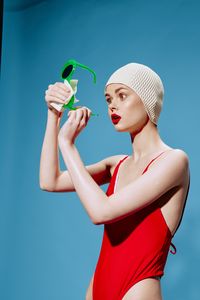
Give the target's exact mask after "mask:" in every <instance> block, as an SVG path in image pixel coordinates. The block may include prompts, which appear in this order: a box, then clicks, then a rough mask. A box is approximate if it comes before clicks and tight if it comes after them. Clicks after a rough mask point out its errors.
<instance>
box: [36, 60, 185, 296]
mask: <svg viewBox="0 0 200 300" xmlns="http://www.w3.org/2000/svg"><path fill="white" fill-rule="evenodd" d="M67 93H68V90H67V88H66V86H65V85H64V84H63V83H55V84H52V85H49V87H48V90H47V91H46V96H45V100H46V102H47V105H48V120H47V127H46V132H45V137H44V142H43V147H42V152H41V161H40V187H41V188H42V189H43V190H46V191H52V192H64V191H66V192H72V191H76V192H77V194H78V196H79V198H80V201H81V202H82V204H83V206H84V208H85V210H86V212H87V213H88V215H89V217H90V219H91V220H92V222H93V223H94V224H96V225H99V224H104V234H103V240H102V246H101V250H100V254H99V259H98V262H97V265H96V268H95V271H94V274H93V276H92V278H91V281H90V284H89V287H88V289H87V293H86V299H87V300H161V299H162V296H161V285H160V279H161V277H162V276H163V275H164V266H165V264H166V260H167V256H168V251H169V249H170V245H171V246H172V247H173V248H174V251H172V250H170V252H171V253H173V254H175V253H176V248H175V246H174V245H173V244H172V242H171V240H172V238H173V236H174V234H175V232H176V230H177V229H178V227H179V225H180V222H181V219H182V217H183V212H184V208H185V204H186V199H187V195H188V191H189V186H190V172H189V159H188V156H187V154H186V153H185V152H184V151H183V150H181V149H173V148H172V147H170V146H168V145H167V144H165V143H164V142H163V141H162V139H161V137H160V135H159V132H158V128H157V122H158V118H159V115H160V112H161V109H162V104H163V95H164V88H163V84H162V81H161V79H160V77H159V76H158V74H157V73H156V72H155V71H153V70H152V69H150V68H149V67H147V66H145V65H142V64H138V63H129V64H127V65H125V66H123V67H121V68H119V69H118V70H116V71H115V72H114V73H113V74H112V75H111V77H110V78H109V80H108V82H107V83H106V87H105V97H106V101H107V105H108V115H109V117H110V119H111V120H112V122H113V126H114V127H115V130H117V131H118V132H129V134H130V138H131V146H132V154H131V155H125V154H120V155H114V156H110V157H107V158H105V159H103V160H101V161H100V162H97V163H95V164H92V165H88V166H84V164H83V162H82V160H81V157H80V155H79V152H78V150H77V148H76V146H75V139H76V137H77V136H78V134H80V132H81V131H82V130H83V129H84V128H85V126H86V125H87V122H88V120H89V118H90V115H91V110H90V109H89V108H87V107H80V108H78V109H77V110H75V111H69V112H68V119H67V121H66V122H65V123H64V125H63V126H62V128H61V129H60V128H59V123H60V119H61V116H62V113H61V114H59V113H57V112H56V111H55V110H54V109H52V108H51V106H50V103H51V101H56V102H58V103H64V102H65V98H66V96H67ZM58 146H59V148H60V150H61V153H62V156H63V159H64V162H65V164H66V166H67V169H68V170H65V171H60V168H59V159H58ZM106 183H109V186H108V189H107V191H106V194H105V193H104V191H102V189H101V188H100V187H99V186H100V185H103V184H106Z"/></svg>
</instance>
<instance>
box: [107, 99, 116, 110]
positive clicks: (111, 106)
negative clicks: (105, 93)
mask: <svg viewBox="0 0 200 300" xmlns="http://www.w3.org/2000/svg"><path fill="white" fill-rule="evenodd" d="M109 108H110V110H111V111H113V110H114V109H116V110H118V103H117V100H114V99H112V102H111V103H110V105H109Z"/></svg>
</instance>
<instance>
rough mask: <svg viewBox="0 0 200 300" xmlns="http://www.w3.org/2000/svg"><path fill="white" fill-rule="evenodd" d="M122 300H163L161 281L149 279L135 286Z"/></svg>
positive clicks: (153, 278)
mask: <svg viewBox="0 0 200 300" xmlns="http://www.w3.org/2000/svg"><path fill="white" fill-rule="evenodd" d="M122 300H162V295H161V285H160V279H157V278H155V277H149V278H145V279H142V280H140V281H139V282H137V283H136V284H134V285H133V286H132V287H131V288H130V289H129V290H128V291H127V292H126V294H125V295H124V297H123V298H122Z"/></svg>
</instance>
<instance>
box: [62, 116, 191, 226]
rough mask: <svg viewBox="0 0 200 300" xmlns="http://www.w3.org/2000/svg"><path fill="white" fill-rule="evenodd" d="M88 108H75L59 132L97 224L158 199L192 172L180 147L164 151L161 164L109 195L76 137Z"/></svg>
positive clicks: (65, 156)
mask: <svg viewBox="0 0 200 300" xmlns="http://www.w3.org/2000/svg"><path fill="white" fill-rule="evenodd" d="M84 113H86V111H85V110H81V111H79V112H78V111H77V112H76V113H75V112H72V113H71V115H70V117H69V118H68V120H67V122H66V123H65V124H64V126H63V127H62V128H61V130H60V133H59V135H58V141H59V147H60V150H61V153H62V156H63V159H64V162H65V164H66V166H67V168H68V171H69V174H70V176H71V180H72V181H73V184H74V187H75V190H76V192H77V194H78V196H79V198H80V200H81V202H82V204H83V206H84V207H85V209H86V211H87V213H88V215H89V217H90V219H91V220H92V222H93V223H94V224H96V225H97V224H105V223H110V222H113V221H116V220H119V219H121V218H124V217H125V216H127V215H129V214H132V213H134V212H136V211H138V210H140V209H142V208H143V207H145V206H147V205H149V204H150V203H152V202H153V201H155V200H157V199H158V198H159V197H161V196H162V195H163V194H165V193H166V192H167V191H169V190H170V189H172V188H173V187H176V186H179V185H181V184H182V182H183V177H184V178H185V179H187V178H186V177H187V176H188V157H187V155H186V154H185V152H184V151H182V150H179V149H176V150H174V151H170V152H169V153H168V155H163V156H164V158H162V159H161V160H160V161H159V164H155V165H154V166H151V168H150V169H149V170H148V172H145V173H144V174H143V175H142V176H140V177H139V178H138V179H137V180H135V181H134V182H132V183H130V184H128V185H127V186H125V187H124V188H122V189H121V190H120V191H118V192H116V193H114V194H112V195H111V196H109V197H108V196H107V195H106V194H105V193H104V191H102V190H101V188H100V187H99V186H98V185H97V184H96V182H95V181H94V180H93V178H92V177H91V176H90V174H89V173H88V171H87V169H86V168H85V166H84V164H83V162H82V160H81V158H80V155H79V153H78V150H77V148H76V147H75V145H74V140H75V137H76V136H77V135H78V134H79V133H80V131H81V130H82V129H83V128H84V126H85V124H86V123H87V121H86V123H85V121H84V120H85V117H84Z"/></svg>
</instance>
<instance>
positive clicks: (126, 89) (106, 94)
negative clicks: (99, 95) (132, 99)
mask: <svg viewBox="0 0 200 300" xmlns="http://www.w3.org/2000/svg"><path fill="white" fill-rule="evenodd" d="M121 89H124V90H127V89H126V88H124V87H120V88H118V89H116V90H115V94H116V93H117V92H118V91H119V90H121ZM127 91H128V90H127ZM106 96H110V94H108V93H106V94H105V97H106Z"/></svg>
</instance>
